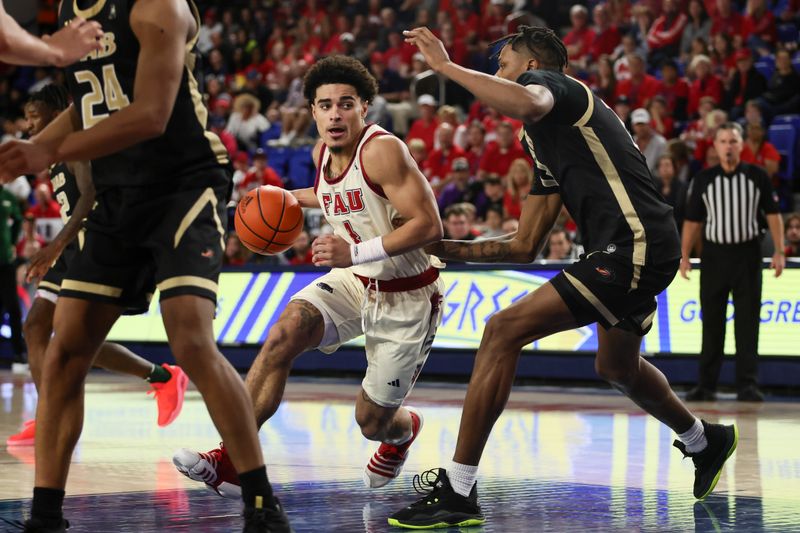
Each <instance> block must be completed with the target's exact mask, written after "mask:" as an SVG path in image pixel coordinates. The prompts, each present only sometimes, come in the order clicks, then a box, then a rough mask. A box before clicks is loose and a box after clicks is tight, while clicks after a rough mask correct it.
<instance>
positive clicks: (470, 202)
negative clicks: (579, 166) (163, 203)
mask: <svg viewBox="0 0 800 533" xmlns="http://www.w3.org/2000/svg"><path fill="white" fill-rule="evenodd" d="M198 4H199V7H200V12H201V20H202V26H201V28H200V35H199V39H198V42H197V48H198V51H199V53H200V54H201V61H200V63H199V65H200V66H199V70H198V72H197V76H198V78H199V81H200V86H201V88H202V90H203V93H204V98H205V102H206V105H207V106H208V108H209V124H208V125H209V128H210V129H211V130H213V131H214V132H216V133H217V134H218V135H219V136H220V137H221V139H222V141H223V143H224V144H225V146H226V147H227V148H228V151H229V152H230V155H231V159H232V161H233V162H234V163H233V164H234V168H235V173H234V183H235V190H234V198H233V201H235V200H236V199H237V198H239V197H241V195H242V194H243V193H245V192H246V191H248V190H250V189H252V188H254V187H257V186H260V185H264V184H270V185H276V186H281V187H283V186H285V187H289V188H291V187H299V186H308V185H309V184H310V183H309V179H312V180H313V167H311V161H310V158H308V157H307V155H308V154H309V153H310V147H311V146H312V145H313V144H314V142H315V138H316V131H315V128H314V124H313V121H312V119H311V115H310V112H309V108H308V105H307V102H306V101H305V100H304V98H303V91H302V79H303V76H304V74H305V73H306V71H307V70H308V68H309V66H311V65H312V64H313V63H314V62H315V61H316V60H318V59H319V58H320V57H323V56H325V55H328V54H334V53H341V54H348V55H352V56H355V57H357V58H358V59H359V60H361V61H362V62H363V63H364V64H365V65H367V66H368V68H369V69H370V71H371V72H372V73H373V74H374V76H375V77H376V79H377V80H378V84H379V88H380V94H379V95H378V97H377V98H376V99H375V101H374V102H373V103H372V105H371V106H370V109H369V112H368V116H367V120H368V121H370V122H375V123H378V124H380V125H381V126H383V127H385V128H386V129H388V130H390V131H392V132H393V133H395V134H396V135H398V136H399V137H401V138H403V139H405V140H406V142H407V144H408V147H409V149H410V152H411V154H412V155H413V157H414V158H415V160H416V161H417V163H418V164H419V167H420V168H421V169H422V171H423V173H424V174H425V176H426V177H427V178H428V180H429V181H430V183H431V187H432V189H433V191H434V193H435V194H436V197H437V201H438V204H439V208H440V210H441V214H442V219H443V221H444V226H445V233H446V237H447V238H453V239H476V238H487V237H493V236H499V235H503V234H507V233H510V232H513V231H515V230H516V227H517V224H518V219H519V216H520V210H521V203H522V201H523V200H524V198H525V196H526V195H527V193H528V191H529V190H530V186H531V183H532V180H533V170H532V161H531V159H530V158H529V156H528V155H527V154H526V152H525V151H524V150H523V148H522V146H521V145H520V142H519V140H518V132H519V129H520V127H521V123H520V122H518V121H515V120H511V119H508V118H506V117H503V116H501V115H499V114H498V113H497V112H496V111H495V110H493V109H491V108H487V107H485V106H483V105H481V104H480V103H479V102H477V101H475V100H474V98H472V96H471V95H470V94H469V93H467V92H466V91H464V90H463V89H461V88H460V87H458V86H457V85H455V84H453V83H451V82H446V83H445V82H443V81H441V80H440V79H438V78H437V77H436V76H435V75H434V74H432V72H431V71H430V70H429V68H428V66H427V65H426V64H425V60H424V58H423V57H422V55H421V54H419V53H417V52H416V50H415V48H414V47H412V46H410V45H408V44H406V43H405V42H404V41H403V37H402V33H401V32H402V30H404V29H407V28H411V27H415V26H419V25H426V26H428V27H430V28H431V29H432V30H433V31H434V32H435V33H436V34H437V35H438V36H439V37H440V38H441V39H442V41H443V42H444V44H445V47H446V48H447V51H448V53H449V54H450V57H451V59H453V60H454V61H456V62H458V63H459V64H462V65H465V66H468V67H471V68H475V69H478V70H482V71H485V72H493V71H494V70H495V69H496V63H495V62H494V59H492V57H491V56H492V52H494V51H496V50H495V49H492V48H491V46H490V45H491V43H492V42H494V41H495V40H497V39H499V38H501V37H502V36H504V35H506V34H507V33H509V32H511V31H514V29H515V28H516V27H517V26H518V25H519V24H533V25H546V26H549V27H551V28H554V29H555V30H556V31H557V32H559V33H560V35H561V36H562V38H563V40H564V42H565V44H566V45H567V50H568V52H569V55H570V65H569V69H568V74H569V75H571V76H573V77H576V78H579V79H581V80H583V81H584V82H585V83H586V84H587V85H589V87H591V89H592V90H593V91H594V92H595V93H596V94H597V95H598V96H599V97H601V98H602V99H603V101H604V102H605V103H606V104H607V105H608V106H609V107H611V108H612V109H613V110H614V111H616V113H617V114H618V115H619V117H620V119H621V120H622V121H623V122H624V123H625V124H626V126H627V127H628V129H629V130H630V132H631V135H632V137H633V139H634V141H635V142H636V143H637V145H638V146H639V148H640V149H641V151H642V152H643V154H644V156H645V158H646V160H647V163H648V166H649V167H650V170H651V172H652V175H653V179H654V183H655V186H656V187H657V188H658V190H659V191H661V193H662V194H663V196H664V198H665V199H666V200H667V201H668V202H669V203H670V204H671V205H673V206H674V208H675V218H676V223H677V224H678V226H679V227H680V225H681V222H682V216H683V203H684V201H685V196H686V188H687V184H688V182H689V180H690V179H691V177H692V176H693V175H694V174H695V173H696V172H697V171H699V170H701V169H703V168H706V167H708V166H710V165H715V164H716V163H717V162H718V158H717V155H716V153H715V150H714V147H713V143H712V140H713V137H714V133H715V131H716V128H717V126H719V125H720V124H722V123H724V122H725V121H727V120H736V121H739V122H740V123H741V124H742V125H743V127H744V129H745V130H744V131H745V148H744V152H743V154H742V159H743V161H745V162H751V163H754V164H758V165H761V166H763V167H764V169H765V170H766V171H767V173H768V174H769V175H770V177H771V178H772V179H773V185H774V187H775V190H776V191H777V193H778V194H779V197H780V205H781V208H782V210H783V211H785V212H789V211H791V210H792V209H793V208H794V201H795V200H794V195H795V194H796V193H797V192H798V186H797V183H798V181H797V180H795V179H793V178H794V177H795V176H796V175H797V173H798V172H797V169H798V168H800V166H798V165H800V163H798V159H799V158H798V155H800V154H798V153H797V136H798V135H800V132H798V129H800V116H797V114H798V113H800V75H799V74H798V68H797V67H798V65H800V52H798V50H797V45H798V24H799V22H798V21H799V20H800V1H799V0H779V1H768V0H748V1H747V2H738V3H737V2H734V1H731V0H691V1H687V0H664V1H663V2H662V1H654V0H640V1H629V0H608V1H604V2H593V1H589V2H585V3H580V4H575V5H570V4H569V3H564V2H556V1H555V0H528V1H524V0H523V1H510V0H509V1H506V0H439V1H438V2H437V1H435V0H404V1H402V2H389V1H381V0H340V1H335V0H332V1H313V0H307V1H305V2H293V1H273V0H250V1H245V2H242V1H232V2H225V3H224V4H222V3H219V2H198ZM53 9H54V7H52V6H50V5H48V6H45V7H43V8H42V10H41V12H40V14H39V23H40V24H41V27H40V28H39V30H40V31H47V30H48V27H47V24H51V23H53V17H52V14H53ZM48 83H64V74H63V72H62V71H58V70H54V69H46V68H21V67H11V66H5V65H0V117H2V119H3V140H5V139H8V138H18V137H23V136H25V135H26V132H27V125H26V123H25V120H24V117H23V114H22V110H23V105H24V102H25V100H26V98H27V95H28V94H30V93H31V92H33V91H36V90H38V89H40V88H41V87H42V86H44V85H45V84H48ZM793 115H794V116H797V118H796V119H794V118H793ZM792 120H796V122H792ZM783 123H786V124H788V125H790V127H791V128H792V129H793V130H794V134H795V136H794V137H793V139H794V145H793V146H790V150H791V151H790V152H788V153H781V151H782V148H781V147H776V146H774V145H773V143H771V142H770V138H771V137H770V136H771V135H772V132H773V130H774V129H771V126H774V125H776V124H783ZM778 129H780V128H778ZM774 131H777V130H774ZM784 152H785V150H784ZM297 155H299V156H301V158H302V159H303V161H305V163H303V164H298V165H295V164H293V163H291V162H292V161H294V159H293V158H294V157H295V156H297ZM290 163H291V164H290ZM6 188H7V190H8V192H9V193H10V194H11V195H13V196H14V197H15V198H16V199H17V201H18V202H19V203H20V207H21V209H20V213H22V214H23V217H24V219H25V221H26V224H25V225H24V226H22V229H21V231H19V232H18V233H19V234H20V237H19V244H18V245H17V246H16V247H15V254H16V255H17V257H19V258H21V259H24V258H26V257H30V254H32V253H34V252H35V251H36V250H37V249H39V248H40V247H41V246H43V245H44V244H45V243H46V240H47V239H48V238H51V237H52V236H53V231H54V229H53V226H57V223H54V224H49V225H48V224H43V223H42V221H43V220H45V221H46V220H49V219H55V220H56V221H57V219H58V216H59V214H58V213H59V208H58V204H57V203H56V202H55V201H54V199H53V198H52V189H51V187H50V185H49V180H48V179H47V176H46V175H40V176H23V177H20V178H19V179H18V180H17V181H15V182H14V183H12V184H11V185H9V186H7V187H6ZM230 226H231V227H232V224H231V225H230ZM37 228H39V229H38V230H37ZM43 228H44V229H43ZM325 231H329V228H327V227H326V226H325V224H324V219H323V218H322V217H321V213H319V212H317V213H315V212H313V211H312V212H310V213H308V214H307V219H306V231H305V232H304V233H303V234H302V235H301V237H300V238H299V239H298V240H297V242H296V243H295V245H294V246H293V248H292V249H291V250H290V251H289V252H287V253H286V254H284V255H282V256H277V257H263V256H254V255H253V254H251V253H250V252H249V251H247V250H246V249H245V248H244V247H243V246H242V245H241V244H240V243H239V242H238V239H237V238H236V236H235V234H233V233H232V234H231V235H229V237H228V246H227V251H226V256H227V264H229V265H234V266H235V265H243V264H247V263H252V262H262V263H263V262H266V263H269V264H274V263H282V264H308V263H310V261H311V254H310V244H311V242H312V240H313V238H314V237H315V236H316V235H318V234H319V233H321V232H325ZM786 231H787V243H788V248H787V255H797V254H798V247H799V246H800V217H798V216H797V215H794V216H791V217H789V218H787V224H786ZM40 233H46V234H45V235H41V234H40ZM581 251H582V250H581V247H580V235H579V234H578V232H577V228H576V226H575V223H574V222H573V221H572V219H571V218H570V216H569V213H567V212H566V210H564V211H563V212H562V215H561V217H560V218H559V221H558V224H557V227H556V229H555V230H554V231H553V232H552V233H551V235H550V237H549V239H548V242H547V245H546V246H545V248H544V250H543V252H542V255H541V256H540V258H541V259H548V260H564V259H574V258H577V256H578V255H579V254H580V253H581Z"/></svg>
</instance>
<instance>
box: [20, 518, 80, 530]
mask: <svg viewBox="0 0 800 533" xmlns="http://www.w3.org/2000/svg"><path fill="white" fill-rule="evenodd" d="M23 527H24V529H23V530H22V531H23V533H65V532H66V531H67V530H68V529H69V522H67V521H66V520H64V519H63V518H62V519H61V520H43V519H41V518H29V519H28V520H26V521H25V524H24V526H23Z"/></svg>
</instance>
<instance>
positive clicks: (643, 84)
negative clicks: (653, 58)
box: [616, 54, 661, 109]
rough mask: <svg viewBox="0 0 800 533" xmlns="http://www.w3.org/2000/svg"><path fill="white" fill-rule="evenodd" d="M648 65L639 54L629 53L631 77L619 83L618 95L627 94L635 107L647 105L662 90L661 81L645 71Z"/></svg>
mask: <svg viewBox="0 0 800 533" xmlns="http://www.w3.org/2000/svg"><path fill="white" fill-rule="evenodd" d="M646 66H647V65H646V64H645V61H644V58H643V57H642V56H640V55H639V54H631V55H629V56H628V68H630V73H631V77H630V79H627V80H622V81H620V82H619V83H618V84H617V93H616V97H617V98H618V99H619V97H620V96H622V95H625V96H627V98H628V102H629V103H630V105H631V106H632V107H633V108H634V109H635V108H639V107H647V105H648V104H649V103H650V99H651V98H652V97H654V96H655V95H657V94H658V93H659V92H660V91H661V82H660V81H658V80H657V79H656V78H655V77H653V76H651V75H650V74H648V73H647V72H646V71H645V67H646Z"/></svg>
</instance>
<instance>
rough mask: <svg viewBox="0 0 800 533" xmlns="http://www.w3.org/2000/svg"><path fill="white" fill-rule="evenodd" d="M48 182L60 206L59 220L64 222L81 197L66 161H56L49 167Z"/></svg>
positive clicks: (76, 181)
mask: <svg viewBox="0 0 800 533" xmlns="http://www.w3.org/2000/svg"><path fill="white" fill-rule="evenodd" d="M50 183H51V184H52V185H53V196H55V198H56V201H57V202H58V205H60V206H61V220H62V221H63V222H64V224H66V223H67V221H68V220H69V217H71V216H72V211H73V210H74V209H75V204H77V203H78V198H80V197H81V191H80V189H78V180H77V179H75V174H73V173H72V171H71V170H70V169H69V167H67V165H66V163H56V164H55V165H53V166H52V167H50Z"/></svg>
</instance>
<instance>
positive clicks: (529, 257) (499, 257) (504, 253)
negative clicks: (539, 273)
mask: <svg viewBox="0 0 800 533" xmlns="http://www.w3.org/2000/svg"><path fill="white" fill-rule="evenodd" d="M560 212H561V196H559V195H558V194H547V195H530V196H528V198H526V199H525V202H524V203H523V204H522V214H521V216H520V219H519V229H518V230H517V233H516V234H513V235H512V236H508V235H504V236H502V237H497V238H495V239H485V240H480V241H451V240H443V241H440V242H437V243H434V244H432V245H430V246H427V247H426V248H425V250H426V251H427V252H429V253H431V254H432V255H435V256H437V257H440V258H442V259H444V260H445V261H447V260H455V261H466V262H469V263H530V262H532V261H533V260H534V259H536V255H537V254H538V253H539V250H541V248H542V246H543V245H544V240H545V237H546V236H547V234H548V233H549V232H550V230H551V229H552V227H553V224H555V222H556V219H557V218H558V214H559V213H560Z"/></svg>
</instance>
